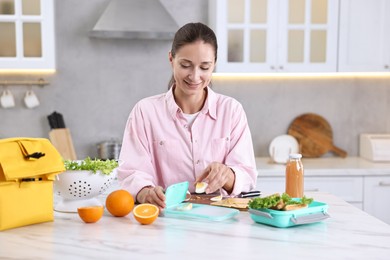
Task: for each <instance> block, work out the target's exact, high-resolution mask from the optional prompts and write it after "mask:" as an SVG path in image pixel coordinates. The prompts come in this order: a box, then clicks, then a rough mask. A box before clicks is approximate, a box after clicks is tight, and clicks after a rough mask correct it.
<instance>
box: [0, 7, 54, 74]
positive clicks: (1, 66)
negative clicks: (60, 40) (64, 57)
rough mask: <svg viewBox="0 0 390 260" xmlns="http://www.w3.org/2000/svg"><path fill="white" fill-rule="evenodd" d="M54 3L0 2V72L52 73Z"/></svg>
mask: <svg viewBox="0 0 390 260" xmlns="http://www.w3.org/2000/svg"><path fill="white" fill-rule="evenodd" d="M53 2H54V0H0V32H1V34H0V70H6V71H8V70H13V71H14V70H54V69H55V48H54V6H53Z"/></svg>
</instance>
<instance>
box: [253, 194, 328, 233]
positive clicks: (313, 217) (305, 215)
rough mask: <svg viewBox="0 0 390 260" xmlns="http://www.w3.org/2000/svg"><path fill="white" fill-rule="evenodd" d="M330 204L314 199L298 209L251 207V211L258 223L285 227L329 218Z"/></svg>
mask: <svg viewBox="0 0 390 260" xmlns="http://www.w3.org/2000/svg"><path fill="white" fill-rule="evenodd" d="M327 210H328V205H327V204H326V203H323V202H318V201H313V202H312V203H310V204H309V205H308V207H307V208H303V209H298V210H288V211H282V210H273V209H251V208H249V210H248V211H249V213H250V216H251V218H252V219H253V220H254V221H255V222H256V223H261V224H266V225H270V226H274V227H279V228H285V227H292V226H297V225H303V224H310V223H315V222H319V221H322V220H324V219H327V218H329V217H330V216H329V214H328V213H327Z"/></svg>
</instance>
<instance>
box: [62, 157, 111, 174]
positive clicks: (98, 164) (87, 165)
mask: <svg viewBox="0 0 390 260" xmlns="http://www.w3.org/2000/svg"><path fill="white" fill-rule="evenodd" d="M64 164H65V169H66V170H68V171H91V172H93V173H97V172H98V171H100V172H101V173H103V174H106V175H110V173H111V172H112V171H113V170H114V169H115V168H117V167H118V166H119V163H118V162H117V161H116V160H101V159H91V158H90V157H87V158H85V159H84V160H80V161H72V160H65V161H64Z"/></svg>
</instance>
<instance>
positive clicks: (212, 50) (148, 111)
mask: <svg viewBox="0 0 390 260" xmlns="http://www.w3.org/2000/svg"><path fill="white" fill-rule="evenodd" d="M217 49H218V45H217V39H216V36H215V34H214V32H213V31H212V30H211V29H210V28H209V27H208V26H206V25H204V24H202V23H189V24H186V25H184V26H183V27H181V28H180V29H179V30H178V31H177V32H176V34H175V37H174V40H173V43H172V48H171V51H170V52H169V62H170V64H171V67H172V72H173V76H172V80H171V82H170V89H169V90H168V92H167V93H164V94H160V95H156V96H153V97H148V98H145V99H143V100H141V101H139V102H138V103H137V104H136V105H135V106H134V108H133V110H132V112H131V113H130V116H129V119H128V122H127V125H126V129H125V133H124V137H123V142H122V148H121V154H120V157H119V159H120V160H121V161H123V162H124V163H123V165H122V166H120V167H119V168H118V178H119V181H120V182H121V184H122V188H124V189H126V190H128V191H130V192H131V193H132V194H133V196H134V198H136V201H137V202H139V203H151V204H155V205H157V206H158V207H159V208H160V209H164V208H165V206H166V205H165V199H166V198H165V194H164V192H163V191H164V189H166V188H167V187H168V186H170V185H172V184H175V183H179V182H184V181H188V182H190V183H191V185H190V187H189V191H190V192H194V191H195V183H198V182H206V183H208V185H207V188H205V192H206V193H212V192H215V191H219V190H222V192H223V193H224V194H230V195H233V196H234V195H238V194H240V193H241V192H242V191H250V190H252V189H253V188H254V187H255V184H256V177H257V171H256V165H255V160H254V152H253V146H252V138H251V134H250V130H249V126H248V123H247V119H246V115H245V112H244V110H243V108H242V105H241V104H240V103H239V102H238V101H237V100H235V99H233V98H231V97H228V96H224V95H221V94H217V93H215V92H214V91H213V90H211V88H210V81H211V77H212V72H213V70H214V67H215V63H216V61H217Z"/></svg>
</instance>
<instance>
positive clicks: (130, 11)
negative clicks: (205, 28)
mask: <svg viewBox="0 0 390 260" xmlns="http://www.w3.org/2000/svg"><path fill="white" fill-rule="evenodd" d="M177 29H179V27H178V25H177V24H176V22H175V21H174V20H173V18H172V17H171V16H170V14H169V13H168V11H167V10H166V9H165V7H164V6H163V5H162V4H161V3H160V1H159V0H111V1H110V3H109V4H108V6H107V8H106V9H105V10H104V12H103V14H102V15H101V17H100V18H99V20H98V21H97V23H96V25H95V27H94V28H93V30H92V31H90V33H89V36H91V37H98V38H122V39H153V40H172V39H173V37H174V35H175V32H176V31H177Z"/></svg>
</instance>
